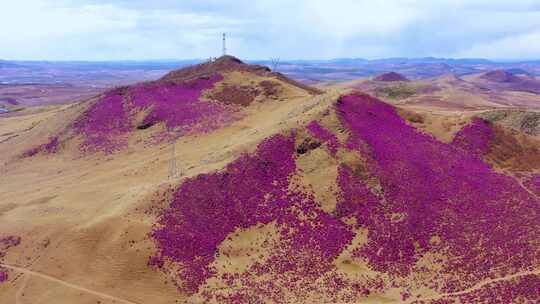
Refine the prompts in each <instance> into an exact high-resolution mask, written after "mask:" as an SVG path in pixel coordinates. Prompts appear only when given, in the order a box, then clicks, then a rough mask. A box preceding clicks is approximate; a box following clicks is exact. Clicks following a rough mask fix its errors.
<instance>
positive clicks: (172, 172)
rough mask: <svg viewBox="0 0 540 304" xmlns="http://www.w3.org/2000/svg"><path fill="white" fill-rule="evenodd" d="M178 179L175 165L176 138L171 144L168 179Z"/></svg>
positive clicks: (178, 173) (178, 172) (178, 175)
mask: <svg viewBox="0 0 540 304" xmlns="http://www.w3.org/2000/svg"><path fill="white" fill-rule="evenodd" d="M178 177H180V171H179V170H178V165H177V164H176V137H175V138H174V139H173V142H172V144H171V160H170V163H169V178H170V179H172V180H175V179H177V178H178Z"/></svg>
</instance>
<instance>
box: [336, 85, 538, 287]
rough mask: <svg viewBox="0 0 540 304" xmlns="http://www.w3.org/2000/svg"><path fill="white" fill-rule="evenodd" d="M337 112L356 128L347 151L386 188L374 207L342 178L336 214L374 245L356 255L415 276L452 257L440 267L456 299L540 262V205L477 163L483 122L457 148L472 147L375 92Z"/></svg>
mask: <svg viewBox="0 0 540 304" xmlns="http://www.w3.org/2000/svg"><path fill="white" fill-rule="evenodd" d="M337 109H338V112H339V116H340V119H341V121H342V122H343V124H344V125H346V126H347V127H348V128H349V129H350V131H351V137H352V138H351V141H350V143H351V144H350V145H349V147H351V148H355V149H356V150H357V151H358V153H360V154H362V155H363V156H364V157H366V159H367V161H368V170H369V172H370V174H371V175H373V176H374V177H375V178H377V179H378V181H379V183H380V185H381V187H382V190H381V193H382V194H381V195H382V197H381V198H380V200H379V203H378V204H375V202H374V200H376V199H375V198H374V197H373V196H371V195H370V194H369V193H368V192H367V191H366V189H365V185H363V184H358V182H356V181H354V180H353V179H352V178H351V174H350V172H347V171H343V170H342V172H341V173H340V180H339V183H340V186H341V188H342V191H343V197H342V198H341V201H340V202H339V203H338V211H339V210H341V213H342V214H353V215H355V216H356V217H357V220H358V222H359V223H360V225H362V226H364V227H366V228H367V229H368V243H367V245H365V246H362V247H359V248H357V249H356V251H355V254H356V255H357V256H362V257H365V258H367V259H368V260H369V262H370V264H371V267H372V268H373V269H375V270H377V271H381V272H386V273H389V274H391V275H396V276H407V275H408V274H409V273H410V271H411V270H412V269H414V270H416V271H420V270H419V269H422V268H418V267H417V265H416V262H417V261H418V259H419V258H421V257H422V256H423V255H424V254H426V253H428V252H432V253H439V254H441V255H442V256H446V257H449V259H448V260H447V261H442V260H441V261H440V263H441V267H442V271H441V273H439V274H438V275H442V274H444V275H445V276H446V279H445V280H443V281H442V283H441V284H442V286H439V289H441V290H443V291H447V292H453V291H459V290H462V289H465V288H468V287H470V286H471V285H473V284H475V283H476V282H478V281H480V280H484V279H486V278H490V277H494V276H500V275H504V274H512V273H517V272H520V271H524V270H526V269H528V268H529V267H532V266H533V265H538V263H539V262H540V246H538V243H537V242H536V243H535V242H532V240H536V239H537V238H538V231H540V202H539V201H538V200H537V199H536V198H535V197H533V196H532V195H530V194H529V193H528V192H526V191H525V190H524V189H523V188H521V187H520V186H519V184H518V183H517V182H516V181H515V180H514V179H513V178H511V177H509V176H506V175H502V174H498V173H496V172H495V171H494V170H493V169H492V168H491V167H490V166H488V165H487V164H485V163H484V162H483V161H482V160H481V159H479V158H478V157H477V155H476V153H477V152H478V151H484V149H485V147H486V143H487V140H486V137H488V138H489V136H486V135H485V134H489V132H484V131H485V128H487V126H485V125H482V124H481V123H479V122H478V123H477V124H478V125H476V126H475V127H473V128H479V129H481V130H482V132H476V131H467V130H465V131H464V132H462V137H465V138H467V137H469V138H474V139H473V140H468V139H467V140H458V141H459V142H461V143H463V142H470V143H472V144H466V145H463V146H460V144H456V145H457V146H456V145H452V144H445V143H442V142H439V141H437V140H436V139H435V138H433V137H431V136H429V135H426V134H423V133H420V132H418V131H417V130H416V129H415V128H414V127H412V126H410V125H408V124H406V123H405V122H404V121H403V120H402V119H401V118H400V117H399V115H398V114H397V112H396V110H395V108H393V107H392V106H390V105H388V104H385V103H383V102H381V101H379V100H378V99H376V98H373V97H371V96H369V95H365V94H350V95H347V96H343V97H341V98H340V100H339V101H338V103H337ZM467 134H469V135H467ZM471 134H472V135H473V136H470V135H471ZM462 147H472V149H463V148H462ZM359 197H360V198H359ZM362 197H363V198H362ZM436 239H438V240H440V241H435V240H436ZM424 271H426V270H424ZM464 278H466V279H464ZM423 283H424V284H425V285H426V286H430V287H432V288H437V287H438V285H436V284H435V283H434V282H423Z"/></svg>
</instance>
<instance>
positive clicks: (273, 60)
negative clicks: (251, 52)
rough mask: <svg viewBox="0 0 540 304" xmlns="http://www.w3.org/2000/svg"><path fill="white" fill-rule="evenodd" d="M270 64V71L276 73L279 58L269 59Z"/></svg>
mask: <svg viewBox="0 0 540 304" xmlns="http://www.w3.org/2000/svg"><path fill="white" fill-rule="evenodd" d="M270 64H271V65H272V71H273V72H277V69H278V66H279V58H270Z"/></svg>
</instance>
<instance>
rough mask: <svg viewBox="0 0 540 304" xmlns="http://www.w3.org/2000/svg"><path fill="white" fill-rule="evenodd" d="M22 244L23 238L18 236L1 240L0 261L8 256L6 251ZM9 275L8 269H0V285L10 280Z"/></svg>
mask: <svg viewBox="0 0 540 304" xmlns="http://www.w3.org/2000/svg"><path fill="white" fill-rule="evenodd" d="M20 243H21V238H20V237H17V236H8V237H4V238H1V239H0V261H2V259H3V258H4V256H5V255H6V251H7V250H8V249H9V248H11V247H15V246H18V245H19V244H20ZM8 278H9V277H8V273H7V270H6V269H3V268H1V267H0V283H2V282H5V281H7V280H8Z"/></svg>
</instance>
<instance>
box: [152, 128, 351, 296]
mask: <svg viewBox="0 0 540 304" xmlns="http://www.w3.org/2000/svg"><path fill="white" fill-rule="evenodd" d="M294 151H295V149H294V138H293V137H285V136H282V135H276V136H273V137H271V138H268V139H266V140H265V141H264V142H263V143H261V144H260V145H259V146H258V149H257V152H256V153H255V154H254V155H243V156H242V157H240V158H239V159H238V160H236V161H235V162H233V163H231V164H230V165H228V166H227V168H226V170H224V171H223V172H219V173H213V174H204V175H199V176H197V177H195V178H193V179H190V180H187V181H185V182H184V183H183V184H182V185H181V186H180V188H179V189H178V191H177V192H176V193H175V195H174V199H173V201H172V203H171V205H170V207H169V208H167V209H166V210H165V211H164V212H163V214H162V215H161V216H160V218H159V221H158V224H157V225H156V229H155V230H154V232H153V233H152V236H153V238H154V240H155V241H156V244H157V246H158V250H159V252H158V255H157V256H158V257H159V258H158V259H164V260H167V261H171V262H173V263H178V264H179V265H181V273H180V277H181V278H183V279H184V282H181V283H180V285H181V288H182V289H183V290H184V291H187V292H190V293H194V292H196V291H197V290H198V288H199V286H200V285H201V284H202V283H203V282H205V281H206V279H208V278H209V277H211V276H213V275H215V270H213V269H211V268H210V266H209V265H210V264H211V263H212V262H213V260H214V259H215V256H216V254H217V248H218V246H219V244H221V242H223V241H224V240H225V238H227V237H228V235H229V234H231V233H232V232H234V231H235V230H236V229H245V228H249V227H253V226H255V225H259V224H268V223H270V222H272V221H276V223H277V225H278V227H279V229H280V231H281V233H280V241H279V246H278V247H276V248H273V250H272V255H271V257H270V258H269V260H268V261H267V262H266V263H261V264H257V265H254V266H253V267H252V268H251V269H250V270H249V271H248V272H247V273H246V274H244V275H242V276H237V277H234V278H233V277H231V279H230V284H231V285H236V283H235V282H239V281H242V282H243V284H244V285H246V289H245V290H242V291H241V293H240V294H242V293H249V294H251V296H255V297H258V296H261V295H260V294H259V295H254V294H253V293H252V292H250V291H249V290H250V288H251V290H252V291H253V290H256V289H257V288H255V287H256V286H259V288H260V287H261V286H260V285H258V284H271V282H269V281H264V282H266V283H261V282H259V283H256V280H249V279H247V278H249V277H250V276H251V275H256V276H261V275H262V274H269V275H271V276H274V278H275V277H279V278H280V282H279V283H278V282H277V281H276V282H274V283H275V285H274V286H273V287H272V288H270V287H268V285H266V286H267V288H270V290H266V292H267V293H273V294H274V295H275V296H278V295H276V294H280V293H282V292H283V291H284V289H287V288H291V287H294V286H295V284H297V283H298V282H300V281H299V280H306V279H308V278H311V279H313V278H317V277H319V276H320V275H321V274H323V273H325V272H326V271H329V270H330V269H331V268H332V266H331V262H332V261H333V259H335V257H336V256H337V255H338V254H339V253H340V252H341V251H342V250H343V249H344V247H345V246H346V245H347V244H348V243H349V242H350V240H351V239H352V237H353V234H352V232H351V231H350V228H349V227H348V226H347V225H345V224H344V223H343V222H341V221H340V220H338V219H337V218H335V217H334V216H332V215H330V214H328V213H325V212H324V211H323V210H322V209H320V208H319V207H318V205H317V204H316V203H315V202H314V201H313V198H312V197H311V196H309V195H306V194H304V193H302V192H301V191H293V190H290V189H289V179H290V177H291V174H293V173H294V172H295V171H296V165H295V160H294ZM158 259H156V257H153V258H151V261H152V264H153V265H159V264H161V263H160V262H157V260H158ZM286 274H289V276H287V275H286ZM284 278H288V279H287V280H285V279H284ZM240 294H236V295H237V296H240ZM244 296H246V295H244ZM221 301H223V299H221Z"/></svg>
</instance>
